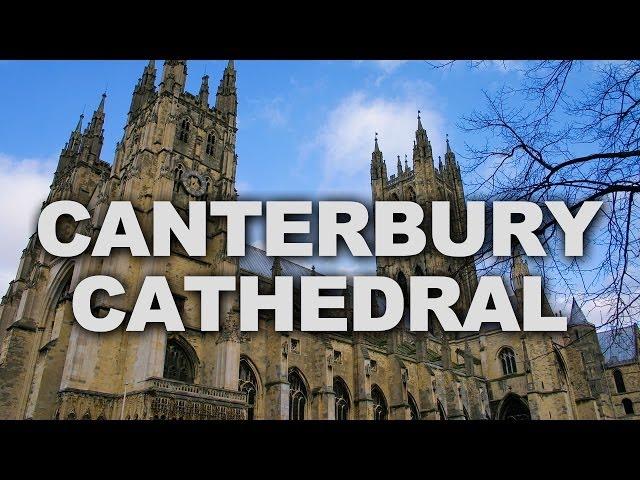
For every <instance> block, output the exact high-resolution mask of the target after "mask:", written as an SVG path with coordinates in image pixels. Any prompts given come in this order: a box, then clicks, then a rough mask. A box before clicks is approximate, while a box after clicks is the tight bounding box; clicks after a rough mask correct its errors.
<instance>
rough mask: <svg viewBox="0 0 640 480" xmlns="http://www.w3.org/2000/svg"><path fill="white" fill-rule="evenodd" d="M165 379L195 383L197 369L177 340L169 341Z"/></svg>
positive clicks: (165, 360) (166, 353)
mask: <svg viewBox="0 0 640 480" xmlns="http://www.w3.org/2000/svg"><path fill="white" fill-rule="evenodd" d="M163 377H164V378H168V379H170V380H178V381H180V382H185V383H193V380H194V378H195V369H194V365H193V362H192V361H191V359H190V358H189V355H188V354H187V352H186V350H185V349H184V347H183V346H182V345H180V344H179V343H178V342H177V341H176V340H173V339H172V340H168V341H167V348H166V350H165V357H164V373H163Z"/></svg>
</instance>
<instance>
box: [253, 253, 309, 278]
mask: <svg viewBox="0 0 640 480" xmlns="http://www.w3.org/2000/svg"><path fill="white" fill-rule="evenodd" d="M244 253H245V254H244V257H240V269H241V270H245V271H247V272H251V273H254V274H256V275H258V276H261V277H267V278H270V277H271V268H272V267H273V257H267V253H266V252H265V251H264V250H260V249H259V248H257V247H254V246H253V245H247V246H246V249H245V252H244ZM280 264H281V265H282V275H284V276H286V277H294V278H297V277H306V276H309V275H314V271H313V270H311V269H309V268H306V267H303V266H302V265H298V264H297V263H293V262H291V261H289V260H287V259H284V258H281V259H280ZM316 275H319V274H317V273H316Z"/></svg>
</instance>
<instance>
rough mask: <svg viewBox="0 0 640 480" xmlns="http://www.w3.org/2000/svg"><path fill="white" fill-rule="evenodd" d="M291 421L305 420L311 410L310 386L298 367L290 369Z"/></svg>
mask: <svg viewBox="0 0 640 480" xmlns="http://www.w3.org/2000/svg"><path fill="white" fill-rule="evenodd" d="M288 379H289V420H304V419H305V418H307V412H308V410H309V402H310V400H311V399H310V397H309V392H310V391H311V390H310V389H309V384H308V383H307V380H306V379H305V377H304V375H303V374H302V372H301V371H300V369H299V368H297V367H292V368H290V369H289V377H288Z"/></svg>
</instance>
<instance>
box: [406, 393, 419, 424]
mask: <svg viewBox="0 0 640 480" xmlns="http://www.w3.org/2000/svg"><path fill="white" fill-rule="evenodd" d="M407 399H408V400H409V413H410V414H411V420H420V411H419V410H418V404H417V403H416V399H415V398H413V395H411V394H410V393H408V394H407Z"/></svg>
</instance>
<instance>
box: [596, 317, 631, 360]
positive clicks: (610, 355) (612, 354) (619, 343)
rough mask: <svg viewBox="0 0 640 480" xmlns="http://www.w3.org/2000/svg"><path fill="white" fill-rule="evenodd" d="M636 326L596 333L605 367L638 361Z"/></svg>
mask: <svg viewBox="0 0 640 480" xmlns="http://www.w3.org/2000/svg"><path fill="white" fill-rule="evenodd" d="M637 331H638V326H637V325H629V326H627V327H620V328H617V329H615V330H607V331H604V332H598V342H600V349H601V350H602V353H603V354H604V359H605V363H606V364H607V366H612V365H619V364H623V363H629V362H634V361H636V360H637V359H638V342H637Z"/></svg>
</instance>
